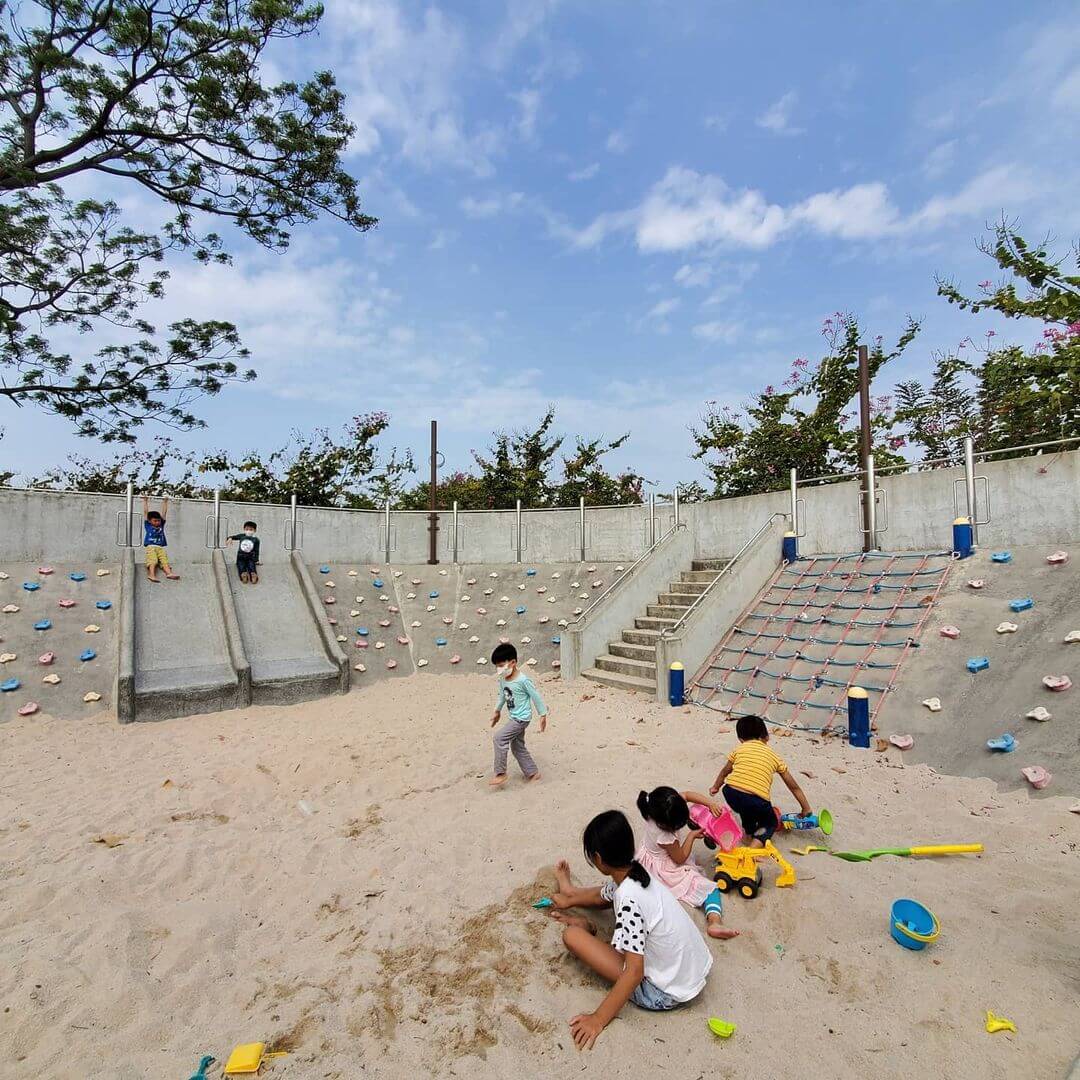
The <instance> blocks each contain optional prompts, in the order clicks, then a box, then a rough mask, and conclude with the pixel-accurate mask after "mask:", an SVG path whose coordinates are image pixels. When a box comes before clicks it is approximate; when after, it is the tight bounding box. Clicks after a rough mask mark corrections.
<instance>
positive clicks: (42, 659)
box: [37, 652, 56, 667]
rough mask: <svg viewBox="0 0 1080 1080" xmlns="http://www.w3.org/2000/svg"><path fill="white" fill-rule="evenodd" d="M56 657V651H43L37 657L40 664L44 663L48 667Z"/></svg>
mask: <svg viewBox="0 0 1080 1080" xmlns="http://www.w3.org/2000/svg"><path fill="white" fill-rule="evenodd" d="M55 659H56V653H51V652H43V653H42V654H41V655H40V656H39V657H38V658H37V662H38V663H39V664H44V665H45V666H46V667H48V666H49V664H51V663H52V662H53V661H54V660H55Z"/></svg>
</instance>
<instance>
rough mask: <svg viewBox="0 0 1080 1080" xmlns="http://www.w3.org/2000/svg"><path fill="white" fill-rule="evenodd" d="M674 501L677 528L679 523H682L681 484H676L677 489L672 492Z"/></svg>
mask: <svg viewBox="0 0 1080 1080" xmlns="http://www.w3.org/2000/svg"><path fill="white" fill-rule="evenodd" d="M672 501H673V502H674V504H675V528H676V529H677V528H678V527H679V525H680V520H679V485H678V484H676V485H675V491H674V493H673V494H672Z"/></svg>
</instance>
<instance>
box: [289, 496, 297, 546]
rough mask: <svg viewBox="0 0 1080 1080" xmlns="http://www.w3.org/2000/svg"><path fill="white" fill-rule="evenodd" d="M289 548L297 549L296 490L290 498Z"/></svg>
mask: <svg viewBox="0 0 1080 1080" xmlns="http://www.w3.org/2000/svg"><path fill="white" fill-rule="evenodd" d="M289 550H290V551H295V550H296V492H295V491H294V492H293V493H292V496H291V497H290V498H289Z"/></svg>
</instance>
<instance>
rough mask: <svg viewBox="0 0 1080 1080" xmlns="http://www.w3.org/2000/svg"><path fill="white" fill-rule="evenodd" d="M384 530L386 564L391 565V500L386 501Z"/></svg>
mask: <svg viewBox="0 0 1080 1080" xmlns="http://www.w3.org/2000/svg"><path fill="white" fill-rule="evenodd" d="M383 529H384V531H385V533H386V537H385V539H386V559H385V560H384V561H385V562H386V564H387V565H388V566H389V565H390V500H389V499H387V500H386V510H385V513H384V516H383Z"/></svg>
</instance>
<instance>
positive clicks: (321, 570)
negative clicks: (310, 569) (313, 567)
mask: <svg viewBox="0 0 1080 1080" xmlns="http://www.w3.org/2000/svg"><path fill="white" fill-rule="evenodd" d="M319 573H320V574H329V573H330V567H329V566H320V567H319Z"/></svg>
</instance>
